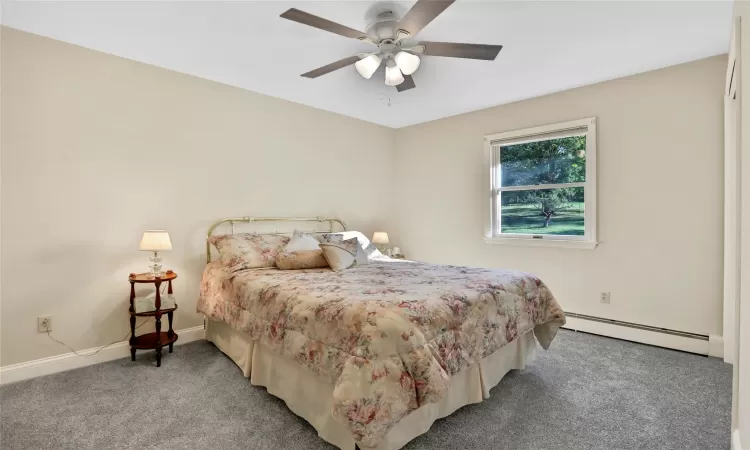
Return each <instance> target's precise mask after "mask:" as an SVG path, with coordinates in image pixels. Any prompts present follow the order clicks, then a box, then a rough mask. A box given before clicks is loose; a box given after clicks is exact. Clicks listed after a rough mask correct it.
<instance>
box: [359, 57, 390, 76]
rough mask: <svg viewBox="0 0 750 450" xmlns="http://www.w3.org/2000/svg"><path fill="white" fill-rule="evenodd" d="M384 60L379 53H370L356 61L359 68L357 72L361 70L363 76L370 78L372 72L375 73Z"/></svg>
mask: <svg viewBox="0 0 750 450" xmlns="http://www.w3.org/2000/svg"><path fill="white" fill-rule="evenodd" d="M382 60H383V59H382V58H381V57H380V56H379V55H370V56H368V57H366V58H362V59H360V60H359V61H357V62H356V63H354V68H355V69H357V72H359V74H360V75H362V77H363V78H366V79H368V80H369V79H370V78H372V74H374V73H375V71H376V70H378V67H380V62H381V61H382Z"/></svg>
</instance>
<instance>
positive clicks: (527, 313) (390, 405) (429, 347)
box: [198, 217, 565, 450]
mask: <svg viewBox="0 0 750 450" xmlns="http://www.w3.org/2000/svg"><path fill="white" fill-rule="evenodd" d="M281 220H285V221H286V220H290V219H279V218H264V219H259V218H249V217H243V218H234V219H222V220H221V221H219V222H217V224H215V225H214V226H212V227H211V229H210V230H209V236H210V235H211V234H212V233H214V232H215V231H216V229H217V226H218V224H224V223H229V224H230V226H231V230H230V231H231V232H233V231H234V224H235V223H236V222H272V221H281ZM291 220H293V221H310V222H317V223H328V224H329V228H330V229H331V230H333V224H334V223H336V224H339V226H340V228H342V229H343V230H346V226H345V225H344V223H343V222H341V221H340V220H338V219H332V218H330V219H329V218H315V219H291ZM273 232H274V233H276V232H277V231H275V230H274V231H273ZM364 239H365V240H366V238H364ZM367 244H368V242H363V245H367ZM373 253H374V252H373ZM370 256H371V258H370V263H369V264H367V265H363V266H360V267H356V268H353V269H348V270H344V271H341V272H334V271H332V270H330V269H302V270H279V269H276V268H267V269H250V270H240V271H236V272H231V271H229V270H228V269H227V267H225V265H223V264H222V263H221V262H219V261H211V248H210V247H207V257H208V260H207V262H208V264H207V266H206V268H205V270H204V273H203V278H202V281H201V289H200V298H199V301H198V311H199V312H200V313H202V314H204V315H205V317H206V338H207V339H208V340H209V341H211V342H213V343H214V344H215V345H216V346H217V347H218V348H219V349H220V350H221V351H223V352H224V353H225V354H226V355H227V356H229V357H230V358H231V359H232V360H233V361H234V362H235V363H236V364H237V365H238V366H239V367H240V369H241V370H242V371H243V373H244V375H245V376H247V377H249V378H250V381H251V383H253V384H254V385H260V386H265V387H266V388H267V389H268V392H269V393H271V394H273V395H275V396H277V397H279V398H281V399H283V400H284V401H285V402H286V404H287V406H288V407H289V408H290V410H291V411H292V412H294V413H295V414H297V415H299V416H301V417H302V418H304V419H305V420H307V421H308V422H309V423H310V424H311V425H312V426H313V427H314V428H315V429H316V430H317V432H318V434H319V436H320V437H321V438H322V439H324V440H326V441H328V442H329V443H331V444H333V445H335V446H337V447H339V448H341V449H343V450H353V449H354V448H355V446H358V447H359V448H360V449H368V450H369V449H373V450H375V449H377V450H391V449H398V448H401V447H402V446H404V445H405V444H406V443H407V442H408V441H410V440H411V439H413V438H415V437H416V436H418V435H420V434H422V433H425V432H427V430H428V429H429V428H430V426H431V425H432V423H433V422H434V421H435V420H437V419H438V418H440V417H445V416H447V415H449V414H451V413H453V412H454V411H455V410H457V409H458V408H460V407H462V406H464V405H467V404H471V403H477V402H480V401H482V400H483V399H484V398H488V397H489V390H490V388H492V387H493V386H495V385H496V384H497V383H498V382H499V381H500V379H501V378H502V377H503V376H504V375H505V374H506V373H507V372H508V371H510V370H513V369H523V368H524V367H525V365H526V364H527V363H528V362H529V361H530V360H531V359H532V358H533V356H534V354H535V351H536V347H537V346H536V343H537V342H538V343H539V344H540V345H541V346H542V347H543V348H545V349H546V348H548V347H549V345H550V343H551V341H552V340H553V339H554V336H555V334H556V332H557V329H558V328H559V327H560V326H561V325H563V324H564V323H565V316H564V314H563V312H562V310H561V308H560V306H559V305H558V303H557V301H556V300H555V299H554V297H553V296H552V294H551V293H550V291H549V289H548V288H547V287H546V286H545V284H544V283H543V282H542V281H541V280H539V279H538V278H537V277H535V276H533V275H531V274H527V273H522V272H516V271H509V270H499V269H483V268H470V267H462V266H447V265H433V264H425V263H419V262H414V261H404V260H393V259H390V258H387V257H384V256H382V255H380V254H379V252H378V253H377V254H371V255H370Z"/></svg>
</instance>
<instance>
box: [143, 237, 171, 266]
mask: <svg viewBox="0 0 750 450" xmlns="http://www.w3.org/2000/svg"><path fill="white" fill-rule="evenodd" d="M140 250H141V251H145V252H154V256H152V257H151V258H149V260H150V261H151V262H152V263H153V264H152V265H151V267H150V268H151V275H153V276H155V277H160V276H161V275H162V271H161V268H162V266H161V264H160V263H161V257H160V256H159V252H160V251H166V250H172V241H170V240H169V233H167V232H166V231H164V230H146V231H144V232H143V237H142V238H141V246H140Z"/></svg>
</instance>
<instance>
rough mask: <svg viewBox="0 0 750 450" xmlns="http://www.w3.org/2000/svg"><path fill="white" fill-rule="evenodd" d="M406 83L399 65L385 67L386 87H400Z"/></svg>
mask: <svg viewBox="0 0 750 450" xmlns="http://www.w3.org/2000/svg"><path fill="white" fill-rule="evenodd" d="M403 82H404V75H403V74H402V73H401V71H400V70H399V68H398V66H397V65H395V64H394V65H393V66H386V67H385V85H386V86H398V85H399V84H401V83H403Z"/></svg>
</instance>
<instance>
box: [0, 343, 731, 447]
mask: <svg viewBox="0 0 750 450" xmlns="http://www.w3.org/2000/svg"><path fill="white" fill-rule="evenodd" d="M153 358H154V357H153V353H151V354H149V353H140V354H139V358H138V360H137V361H136V362H131V361H130V360H129V359H122V360H118V361H112V362H109V363H105V364H100V365H96V366H90V367H85V368H82V369H78V370H74V371H70V372H65V373H59V374H55V375H50V376H47V377H42V378H37V379H33V380H28V381H24V382H20V383H16V384H11V385H8V386H4V387H2V388H0V408H1V411H0V419H1V420H2V424H1V425H0V446H1V447H2V448H3V449H52V448H54V449H142V448H152V449H187V448H192V449H202V448H205V449H208V448H210V449H212V450H223V449H277V448H283V449H331V448H332V447H331V446H329V445H328V444H326V443H325V442H323V441H322V440H321V439H319V438H318V437H317V434H316V433H315V430H314V429H313V428H312V427H311V426H310V425H308V424H307V423H306V422H305V421H304V420H302V419H300V418H298V417H297V416H295V415H294V414H292V413H291V412H290V411H289V410H288V409H287V408H286V406H285V405H284V403H283V402H282V401H281V400H278V399H277V398H275V397H273V396H271V395H269V394H268V393H267V392H266V390H265V389H264V388H260V387H254V386H252V385H251V384H250V383H249V381H248V380H247V379H245V378H244V377H243V376H242V374H241V373H240V371H239V369H238V368H237V366H235V365H234V363H233V362H232V361H231V360H229V358H227V357H226V356H224V355H223V354H222V353H221V352H220V351H219V350H217V349H216V348H215V347H214V346H213V345H212V344H210V343H208V342H205V341H200V342H194V343H191V344H186V345H183V346H179V347H175V352H174V353H173V354H171V355H170V354H166V356H165V357H164V360H163V362H162V367H161V368H159V369H157V368H156V367H154V359H153ZM731 377H732V375H731V366H729V365H726V364H724V363H723V362H722V361H720V360H718V359H714V358H706V357H701V356H696V355H690V354H686V353H680V352H675V351H670V350H665V349H660V348H654V347H648V346H644V345H639V344H633V343H629V342H623V341H618V340H614V339H608V338H603V337H598V336H592V335H587V334H583V333H573V332H571V331H565V330H563V331H561V332H560V334H559V336H558V339H557V340H556V341H555V342H554V343H553V344H552V348H551V349H550V351H547V352H544V351H540V352H539V356H538V358H537V359H536V360H535V361H534V362H533V363H532V364H531V365H530V366H529V367H528V368H527V369H526V370H524V371H513V372H511V373H510V374H508V375H507V376H506V377H505V378H504V379H503V381H502V382H501V383H500V384H499V385H498V386H497V387H495V388H494V389H493V390H492V391H491V395H492V397H491V398H490V399H489V400H487V401H485V402H484V403H481V404H477V405H470V406H466V407H464V408H462V409H460V410H459V411H457V412H456V413H455V414H453V415H452V416H450V417H447V418H445V419H442V420H440V421H438V422H436V423H435V424H434V425H433V426H432V429H431V430H430V431H429V432H428V433H427V434H425V435H422V436H420V437H419V438H417V439H415V440H414V441H412V442H411V443H409V444H408V445H407V446H406V447H405V448H407V449H410V450H417V449H493V450H494V449H680V450H685V449H728V448H729V447H730V440H729V428H730V415H731V413H730V411H731V385H732V383H731Z"/></svg>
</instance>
